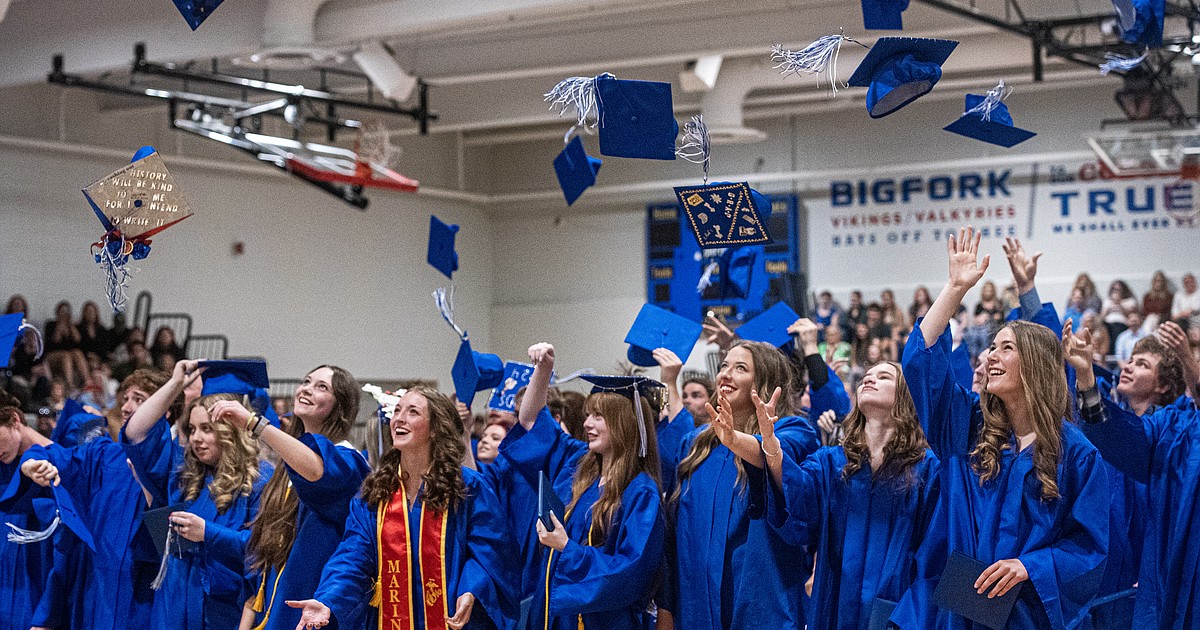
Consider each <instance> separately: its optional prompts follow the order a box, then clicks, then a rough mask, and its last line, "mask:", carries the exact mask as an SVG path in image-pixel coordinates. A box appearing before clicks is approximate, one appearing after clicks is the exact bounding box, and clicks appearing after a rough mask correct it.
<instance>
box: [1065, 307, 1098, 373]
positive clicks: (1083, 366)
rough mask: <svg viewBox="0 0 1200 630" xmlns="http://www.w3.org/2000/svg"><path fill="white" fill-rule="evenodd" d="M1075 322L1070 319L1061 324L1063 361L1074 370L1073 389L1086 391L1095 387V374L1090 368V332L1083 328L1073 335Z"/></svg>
mask: <svg viewBox="0 0 1200 630" xmlns="http://www.w3.org/2000/svg"><path fill="white" fill-rule="evenodd" d="M1074 325H1075V322H1073V321H1071V320H1070V319H1068V320H1067V323H1065V324H1063V330H1062V346H1063V360H1064V361H1066V362H1067V363H1068V364H1069V365H1070V366H1071V367H1073V368H1075V388H1076V389H1077V390H1078V391H1088V390H1091V389H1092V388H1093V387H1095V386H1096V373H1095V371H1094V369H1093V367H1092V331H1090V330H1088V329H1086V328H1084V329H1083V330H1081V331H1079V334H1075V333H1074V331H1073V327H1074Z"/></svg>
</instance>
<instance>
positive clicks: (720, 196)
mask: <svg viewBox="0 0 1200 630" xmlns="http://www.w3.org/2000/svg"><path fill="white" fill-rule="evenodd" d="M675 196H676V198H677V199H678V201H679V206H680V208H681V209H682V210H683V213H684V214H685V215H686V216H687V219H688V226H689V227H691V229H692V233H693V234H695V235H696V242H697V243H699V244H700V247H702V248H705V249H707V248H713V247H739V246H742V245H758V244H763V243H770V242H771V236H770V234H769V233H768V232H767V223H766V220H767V218H768V217H769V210H770V206H771V204H770V203H769V202H767V203H766V205H765V208H766V209H767V211H768V216H763V213H762V207H760V205H759V203H758V200H757V198H756V197H755V196H754V194H753V191H752V190H751V188H750V185H749V184H747V183H746V182H715V183H712V184H706V185H701V186H677V187H676V188H675ZM763 199H764V200H765V199H766V198H765V197H763Z"/></svg>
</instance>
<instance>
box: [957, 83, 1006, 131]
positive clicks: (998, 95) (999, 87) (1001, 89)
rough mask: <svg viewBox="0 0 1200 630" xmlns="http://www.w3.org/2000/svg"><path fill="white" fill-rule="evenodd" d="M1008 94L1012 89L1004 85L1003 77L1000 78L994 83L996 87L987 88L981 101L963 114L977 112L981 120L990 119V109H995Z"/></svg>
mask: <svg viewBox="0 0 1200 630" xmlns="http://www.w3.org/2000/svg"><path fill="white" fill-rule="evenodd" d="M1009 94H1012V89H1011V88H1007V87H1005V85H1004V79H1000V82H999V83H997V84H996V87H994V88H992V89H990V90H988V93H987V95H986V96H984V97H983V101H982V102H980V103H979V104H978V105H976V106H975V107H972V108H971V109H968V110H967V111H966V114H963V115H964V116H965V115H967V114H979V115H980V117H981V118H983V120H986V121H991V120H992V110H994V109H996V107H998V106H999V105H1000V102H1001V101H1003V100H1004V99H1005V98H1007V97H1008V95H1009Z"/></svg>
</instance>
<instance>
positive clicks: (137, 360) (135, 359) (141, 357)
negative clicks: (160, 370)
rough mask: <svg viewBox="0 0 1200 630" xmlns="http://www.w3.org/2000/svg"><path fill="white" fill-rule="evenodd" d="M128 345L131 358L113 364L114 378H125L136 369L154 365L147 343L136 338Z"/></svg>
mask: <svg viewBox="0 0 1200 630" xmlns="http://www.w3.org/2000/svg"><path fill="white" fill-rule="evenodd" d="M126 346H127V347H128V348H129V350H128V352H127V354H128V355H129V358H128V359H127V360H125V361H122V362H120V363H118V364H116V365H114V366H113V378H115V379H117V380H118V381H123V380H125V378H126V377H127V376H129V375H130V374H133V372H134V370H137V369H140V368H148V367H153V365H154V363H153V362H152V361H151V360H150V351H149V350H147V349H146V344H144V343H142V342H140V341H137V340H134V341H131V342H130V343H128V344H126Z"/></svg>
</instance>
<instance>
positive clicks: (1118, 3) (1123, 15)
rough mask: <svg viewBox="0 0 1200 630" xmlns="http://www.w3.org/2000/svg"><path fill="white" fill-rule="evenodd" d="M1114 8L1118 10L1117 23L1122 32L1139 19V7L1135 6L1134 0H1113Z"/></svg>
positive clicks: (1131, 26)
mask: <svg viewBox="0 0 1200 630" xmlns="http://www.w3.org/2000/svg"><path fill="white" fill-rule="evenodd" d="M1164 8H1165V7H1164ZM1113 9H1114V10H1116V12H1117V25H1118V26H1120V27H1121V32H1122V33H1124V32H1125V31H1128V30H1129V29H1131V28H1133V24H1134V22H1135V21H1136V20H1137V8H1135V7H1134V6H1133V0H1113Z"/></svg>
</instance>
